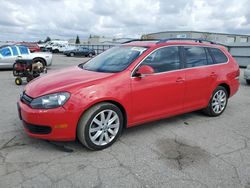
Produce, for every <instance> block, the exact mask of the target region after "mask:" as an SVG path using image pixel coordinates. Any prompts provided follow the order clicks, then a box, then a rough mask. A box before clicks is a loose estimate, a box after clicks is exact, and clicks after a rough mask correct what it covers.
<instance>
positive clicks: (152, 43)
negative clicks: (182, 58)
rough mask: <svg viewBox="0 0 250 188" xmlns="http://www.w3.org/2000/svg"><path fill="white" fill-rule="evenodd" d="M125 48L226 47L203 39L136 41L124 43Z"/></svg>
mask: <svg viewBox="0 0 250 188" xmlns="http://www.w3.org/2000/svg"><path fill="white" fill-rule="evenodd" d="M123 45H125V46H142V47H148V48H149V47H160V46H170V45H193V46H209V47H217V48H219V47H220V48H221V47H224V46H223V45H222V44H219V43H215V42H212V41H208V40H203V39H190V40H189V39H183V40H182V39H163V40H160V39H159V40H149V41H148V40H145V41H144V40H138V41H136V40H134V41H131V42H130V41H128V42H126V43H124V44H123Z"/></svg>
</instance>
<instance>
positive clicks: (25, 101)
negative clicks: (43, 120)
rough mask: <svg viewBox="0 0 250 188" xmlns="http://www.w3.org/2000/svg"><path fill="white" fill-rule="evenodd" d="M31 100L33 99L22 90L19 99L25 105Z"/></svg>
mask: <svg viewBox="0 0 250 188" xmlns="http://www.w3.org/2000/svg"><path fill="white" fill-rule="evenodd" d="M32 100H33V99H32V98H31V97H30V96H28V95H26V94H25V93H24V92H23V94H22V95H21V101H22V102H23V103H25V104H27V105H29V104H30V103H31V101H32Z"/></svg>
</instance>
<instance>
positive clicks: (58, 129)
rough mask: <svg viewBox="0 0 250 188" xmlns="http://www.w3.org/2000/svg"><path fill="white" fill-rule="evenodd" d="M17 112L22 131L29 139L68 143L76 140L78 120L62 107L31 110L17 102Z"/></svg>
mask: <svg viewBox="0 0 250 188" xmlns="http://www.w3.org/2000/svg"><path fill="white" fill-rule="evenodd" d="M18 112H19V117H20V119H21V120H22V121H23V125H24V130H25V132H26V133H27V134H28V135H29V136H30V137H35V138H40V139H46V140H54V141H70V140H75V138H76V127H77V122H78V118H76V116H75V115H74V114H72V112H70V111H67V110H65V109H64V108H63V107H58V108H55V109H32V108H31V107H29V106H28V105H26V104H24V103H23V102H22V101H19V102H18Z"/></svg>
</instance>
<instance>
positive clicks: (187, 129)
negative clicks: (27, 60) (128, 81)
mask: <svg viewBox="0 0 250 188" xmlns="http://www.w3.org/2000/svg"><path fill="white" fill-rule="evenodd" d="M86 60H87V58H71V57H64V56H63V55H54V57H53V65H52V67H51V68H50V70H48V71H52V70H58V69H60V68H62V67H67V66H71V65H77V64H78V63H80V62H84V61H86ZM241 73H242V70H241ZM0 80H1V82H0V88H1V92H0V187H1V188H2V187H3V188H7V187H42V188H44V187H60V188H63V187H67V188H68V187H96V188H99V187H119V188H120V187H131V188H132V187H133V188H134V187H157V188H160V187H185V188H189V187H190V188H193V187H201V188H203V187H204V188H205V187H226V188H229V187H243V188H250V148H249V146H250V100H249V97H250V95H249V94H250V86H247V85H246V84H245V81H244V80H243V79H242V74H241V78H240V83H241V86H240V90H239V92H238V93H237V94H236V95H235V96H234V97H232V98H230V100H229V103H228V106H227V109H226V111H225V112H224V114H223V115H221V116H220V117H216V118H211V117H207V116H204V115H203V114H202V113H200V112H193V113H187V114H184V115H180V116H176V117H173V118H169V119H163V120H160V121H157V122H152V123H148V124H144V125H141V126H138V127H134V128H130V129H126V130H124V131H123V134H122V136H121V137H120V139H119V140H118V141H117V142H116V143H115V144H114V145H113V146H111V147H110V148H108V149H105V150H102V151H97V152H94V151H89V150H87V149H86V148H84V147H83V146H82V145H81V144H79V142H77V141H76V142H63V143H56V144H59V145H63V146H65V147H66V148H68V149H72V150H73V152H66V151H64V150H62V149H61V147H58V146H56V145H53V144H50V143H48V142H46V141H43V140H38V139H33V138H29V137H28V136H27V135H26V134H25V133H24V131H23V127H22V123H21V121H20V120H19V119H18V115H17V110H16V101H17V99H18V97H19V93H21V91H22V89H23V86H16V85H15V83H14V77H13V75H12V72H11V71H0Z"/></svg>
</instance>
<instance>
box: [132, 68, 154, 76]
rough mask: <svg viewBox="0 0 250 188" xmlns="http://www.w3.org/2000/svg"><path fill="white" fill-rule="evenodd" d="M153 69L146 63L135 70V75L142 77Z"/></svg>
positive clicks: (152, 71)
mask: <svg viewBox="0 0 250 188" xmlns="http://www.w3.org/2000/svg"><path fill="white" fill-rule="evenodd" d="M154 72H155V71H154V69H153V68H152V67H151V66H148V65H142V66H141V67H139V69H138V70H137V71H136V73H135V76H136V77H144V76H146V75H150V74H154Z"/></svg>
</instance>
